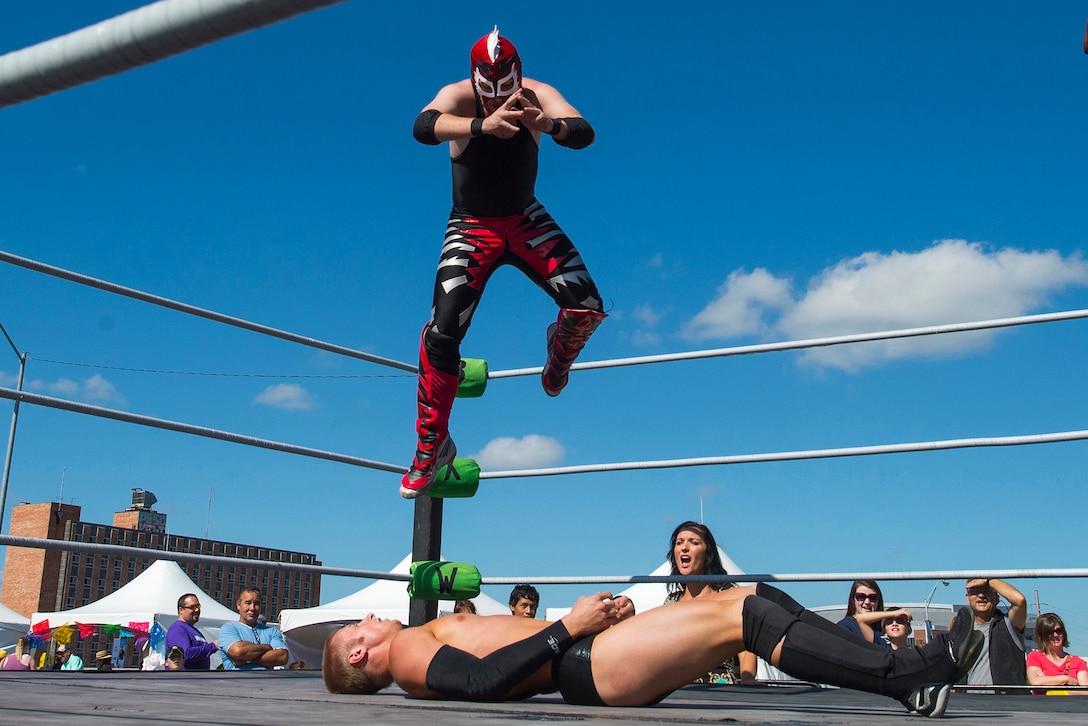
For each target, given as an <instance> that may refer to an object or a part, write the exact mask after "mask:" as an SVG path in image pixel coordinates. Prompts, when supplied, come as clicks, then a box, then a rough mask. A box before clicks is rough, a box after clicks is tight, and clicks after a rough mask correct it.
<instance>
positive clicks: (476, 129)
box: [470, 118, 484, 136]
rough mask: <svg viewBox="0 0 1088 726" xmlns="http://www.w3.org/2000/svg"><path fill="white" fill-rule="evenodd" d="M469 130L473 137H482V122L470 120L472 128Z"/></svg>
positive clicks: (477, 119)
mask: <svg viewBox="0 0 1088 726" xmlns="http://www.w3.org/2000/svg"><path fill="white" fill-rule="evenodd" d="M470 128H471V129H472V135H473V136H483V135H484V120H483V119H482V118H474V119H472V126H471V127H470Z"/></svg>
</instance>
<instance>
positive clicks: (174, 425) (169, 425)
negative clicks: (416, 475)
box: [0, 387, 408, 474]
mask: <svg viewBox="0 0 1088 726" xmlns="http://www.w3.org/2000/svg"><path fill="white" fill-rule="evenodd" d="M0 398H8V399H11V400H12V401H16V402H22V403H29V404H33V405H38V406H47V407H49V408H58V409H61V410H63V411H72V412H74V413H83V414H88V415H90V416H98V417H99V418H109V419H113V420H115V421H124V422H126V423H134V424H139V425H140V426H150V427H152V428H156V429H165V430H167V431H178V432H181V433H183V434H193V435H194V436H203V437H205V438H208V439H219V440H220V441H229V442H231V443H234V444H244V445H246V446H255V447H257V448H261V449H271V450H272V451H283V452H285V453H288V454H300V455H302V456H309V457H312V458H314V459H325V460H327V461H337V462H340V463H341V464H351V465H352V466H362V467H365V468H367V469H380V470H382V471H391V472H393V473H395V474H403V473H404V472H406V471H408V469H407V468H406V467H403V466H398V465H396V464H386V463H383V462H381V461H373V460H371V459H363V458H360V457H358V456H348V455H347V454H337V453H335V452H331V451H323V450H321V449H312V448H309V447H307V446H297V445H295V444H285V443H283V442H280V441H272V440H270V439H260V438H257V437H255V436H246V435H244V434H235V433H231V432H229V431H220V430H218V429H211V428H207V427H205V426H194V425H192V424H186V423H180V422H178V421H168V420H166V419H161V418H152V417H151V416H142V415H140V414H136V413H128V412H127V411H117V410H116V409H112V408H102V407H101V406H92V405H90V404H88V403H78V402H76V401H67V400H65V399H63V398H53V397H52V396H42V395H40V394H37V393H28V392H26V391H17V390H15V389H13V388H2V387H0Z"/></svg>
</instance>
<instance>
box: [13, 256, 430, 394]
mask: <svg viewBox="0 0 1088 726" xmlns="http://www.w3.org/2000/svg"><path fill="white" fill-rule="evenodd" d="M0 262H9V263H11V264H13V265H18V266H19V267H25V268H26V269H28V270H34V271H35V272H43V273H45V274H46V275H52V276H53V277H59V278H60V279H62V280H68V281H69V282H78V283H79V284H80V285H86V286H88V287H93V288H95V289H97V290H105V291H106V292H112V293H116V294H117V295H123V296H125V297H130V298H132V299H133V300H140V301H142V302H147V303H151V304H152V305H158V306H160V307H164V308H169V309H171V310H177V311H178V312H182V313H188V314H189V315H195V316H197V317H199V318H205V319H207V320H214V321H215V322H217V323H226V324H227V325H233V326H234V327H236V328H242V329H244V330H250V331H252V332H254V333H261V334H263V335H269V336H271V337H273V338H280V339H282V340H287V341H290V342H292V343H300V344H302V345H307V346H309V347H311V348H318V349H320V350H325V351H328V352H330V353H339V354H340V355H346V356H348V357H350V358H357V359H359V360H365V361H368V362H370V363H377V364H378V365H383V366H389V367H390V368H398V369H400V370H402V371H408V372H410V373H416V372H418V370H419V368H418V366H416V365H413V364H412V363H401V362H400V361H395V360H392V359H390V358H382V357H381V356H377V355H371V354H370V353H364V352H363V351H361V350H353V349H352V348H345V347H343V346H341V345H334V344H332V343H325V342H323V341H320V340H316V339H314V338H307V337H306V336H303V335H297V334H295V333H289V332H287V331H285V330H279V329H277V328H271V327H269V326H267V325H261V324H260V323H251V322H249V321H248V320H242V319H241V318H235V317H231V316H230V315H224V314H222V313H217V312H215V311H212V310H205V309H204V308H198V307H196V306H195V305H189V304H187V303H183V302H177V301H176V300H171V299H169V298H165V297H160V296H158V295H152V294H151V293H149V292H142V291H140V290H134V289H132V288H131V287H124V286H122V285H116V284H114V283H112V282H106V281H105V280H99V279H97V278H94V277H89V276H87V275H81V274H79V273H78V272H72V271H71V270H64V269H61V268H60V267H53V266H52V265H47V264H45V263H43V262H36V261H35V260H30V259H27V258H25V257H19V256H18V255H13V254H11V253H10V252H4V251H3V250H0Z"/></svg>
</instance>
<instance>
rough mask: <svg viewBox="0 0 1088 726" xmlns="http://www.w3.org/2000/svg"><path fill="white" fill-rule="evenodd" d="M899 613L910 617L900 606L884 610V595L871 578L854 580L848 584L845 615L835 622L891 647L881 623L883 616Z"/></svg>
mask: <svg viewBox="0 0 1088 726" xmlns="http://www.w3.org/2000/svg"><path fill="white" fill-rule="evenodd" d="M899 615H906V616H907V617H910V613H909V612H907V611H906V610H903V609H902V608H900V609H897V610H888V611H886V610H884V595H883V594H881V592H880V585H878V584H876V582H874V581H873V580H854V584H853V585H851V586H850V598H849V600H847V603H846V617H845V618H843V619H842V620H840V621H839V622H838V623H836V624H837V625H838V626H839V627H840V628H845V629H847V630H849V631H850V632H851V633H853V634H854V635H856V636H858V637H859V638H861V639H862V640H865V641H868V642H870V643H875V644H877V645H882V646H884V647H885V648H891V647H892V646H891V643H889V642H888V639H887V638H885V637H884V633H883V631H882V626H881V623H882V622H883V620H884V618H885V617H891V616H899Z"/></svg>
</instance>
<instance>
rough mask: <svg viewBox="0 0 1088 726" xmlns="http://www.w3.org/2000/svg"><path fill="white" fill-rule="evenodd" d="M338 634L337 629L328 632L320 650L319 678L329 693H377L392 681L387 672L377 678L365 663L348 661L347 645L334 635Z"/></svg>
mask: <svg viewBox="0 0 1088 726" xmlns="http://www.w3.org/2000/svg"><path fill="white" fill-rule="evenodd" d="M339 634H340V631H339V630H337V631H334V632H332V633H329V637H327V638H325V648H324V649H323V650H322V652H321V679H322V680H323V681H325V688H327V689H328V691H329V693H361V694H369V693H377V692H378V691H380V690H381V689H383V688H385V687H386V686H388V685H389V684H390V683H392V682H393V679H392V677H390V676H389V675H388V674H385V677H384V678H382V679H379V678H376V677H375V675H374V674H373V673H370V672H369V671H368V670H367V667H366V666H365V665H364V666H353V665H352V664H351V663H349V662H348V654H347V646H346V645H345V644H342V643H340V642H339V640H338V639H337V637H336V636H337V635H339Z"/></svg>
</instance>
